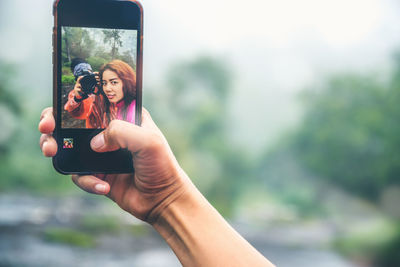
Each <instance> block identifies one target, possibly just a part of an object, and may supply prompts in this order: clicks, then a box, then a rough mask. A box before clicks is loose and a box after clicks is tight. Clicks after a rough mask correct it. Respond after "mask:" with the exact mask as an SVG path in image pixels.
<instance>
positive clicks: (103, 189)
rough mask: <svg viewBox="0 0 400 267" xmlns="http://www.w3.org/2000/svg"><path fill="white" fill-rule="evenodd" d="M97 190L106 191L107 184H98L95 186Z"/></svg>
mask: <svg viewBox="0 0 400 267" xmlns="http://www.w3.org/2000/svg"><path fill="white" fill-rule="evenodd" d="M94 189H96V191H97V192H100V193H104V192H105V191H106V186H105V185H104V184H96V185H95V186H94Z"/></svg>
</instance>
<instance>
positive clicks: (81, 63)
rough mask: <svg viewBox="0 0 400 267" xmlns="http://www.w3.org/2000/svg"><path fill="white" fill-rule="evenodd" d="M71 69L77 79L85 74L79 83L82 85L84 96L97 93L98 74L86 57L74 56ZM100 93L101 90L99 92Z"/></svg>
mask: <svg viewBox="0 0 400 267" xmlns="http://www.w3.org/2000/svg"><path fill="white" fill-rule="evenodd" d="M71 70H72V72H73V74H74V76H75V80H78V78H79V77H81V76H83V77H82V78H81V79H80V81H79V83H80V84H81V87H82V93H83V97H84V98H87V96H88V95H90V94H93V93H95V89H96V86H97V85H98V82H97V79H96V76H97V75H96V74H94V73H93V70H92V66H90V64H89V63H87V62H86V61H85V60H84V59H81V58H74V59H73V60H72V62H71ZM97 94H99V92H97Z"/></svg>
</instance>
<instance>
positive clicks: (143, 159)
mask: <svg viewBox="0 0 400 267" xmlns="http://www.w3.org/2000/svg"><path fill="white" fill-rule="evenodd" d="M54 126H55V121H54V116H53V113H52V109H51V108H47V109H45V110H44V111H43V112H42V116H41V120H40V123H39V131H40V132H42V136H41V138H40V147H41V149H42V152H43V154H44V155H45V156H47V157H51V156H54V155H55V154H56V152H57V144H56V141H55V139H54V138H53V137H52V135H51V134H52V132H53V130H54ZM91 147H92V149H93V150H95V151H97V152H106V151H113V150H117V149H119V148H127V149H128V150H129V151H131V152H132V157H133V165H134V168H135V173H131V174H108V175H104V174H102V175H101V174H100V175H83V176H78V175H73V176H72V180H73V181H74V183H75V184H76V185H78V186H79V187H80V188H82V189H83V190H85V191H87V192H90V193H94V194H99V195H107V196H108V197H109V198H110V199H112V200H113V201H115V202H116V203H117V204H118V205H119V206H120V207H121V208H122V209H124V210H126V211H128V212H130V213H131V214H132V215H134V216H136V217H137V218H139V219H142V220H144V221H147V222H149V223H153V222H154V221H155V220H157V218H158V216H159V215H160V213H161V212H162V211H163V210H164V209H165V208H166V207H167V206H168V205H169V204H170V203H171V202H173V201H174V200H175V199H177V198H179V196H180V195H181V194H182V193H183V192H185V191H186V190H187V189H188V187H190V186H191V182H190V180H189V178H188V177H187V175H186V174H185V173H184V171H183V170H182V169H181V168H180V166H179V165H178V163H177V161H176V159H175V157H174V155H173V154H172V151H171V149H170V148H169V145H168V143H167V141H166V139H165V138H164V136H163V135H162V133H161V131H160V130H159V129H158V128H157V126H156V125H155V124H154V122H153V121H152V119H151V117H150V114H149V113H148V112H147V111H146V110H144V109H143V122H142V127H139V126H137V125H134V124H131V123H128V122H125V121H120V120H113V121H111V123H110V125H109V126H108V127H107V129H105V130H104V131H103V132H101V133H100V134H98V135H97V136H95V137H94V138H93V139H92V140H91Z"/></svg>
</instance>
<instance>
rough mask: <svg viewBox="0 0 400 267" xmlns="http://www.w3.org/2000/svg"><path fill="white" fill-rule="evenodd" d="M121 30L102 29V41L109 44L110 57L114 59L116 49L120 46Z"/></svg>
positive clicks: (116, 53) (116, 52)
mask: <svg viewBox="0 0 400 267" xmlns="http://www.w3.org/2000/svg"><path fill="white" fill-rule="evenodd" d="M121 33H122V31H121V30H117V29H114V30H103V34H104V43H109V44H110V45H111V59H112V60H113V59H115V58H116V57H117V55H118V49H119V47H121V46H122V40H121Z"/></svg>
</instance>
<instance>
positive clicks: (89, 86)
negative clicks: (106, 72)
mask: <svg viewBox="0 0 400 267" xmlns="http://www.w3.org/2000/svg"><path fill="white" fill-rule="evenodd" d="M80 84H81V86H82V92H83V93H85V94H87V95H90V94H93V93H94V90H95V88H96V86H97V80H96V74H94V73H88V74H85V75H83V77H82V79H81V80H80Z"/></svg>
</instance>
